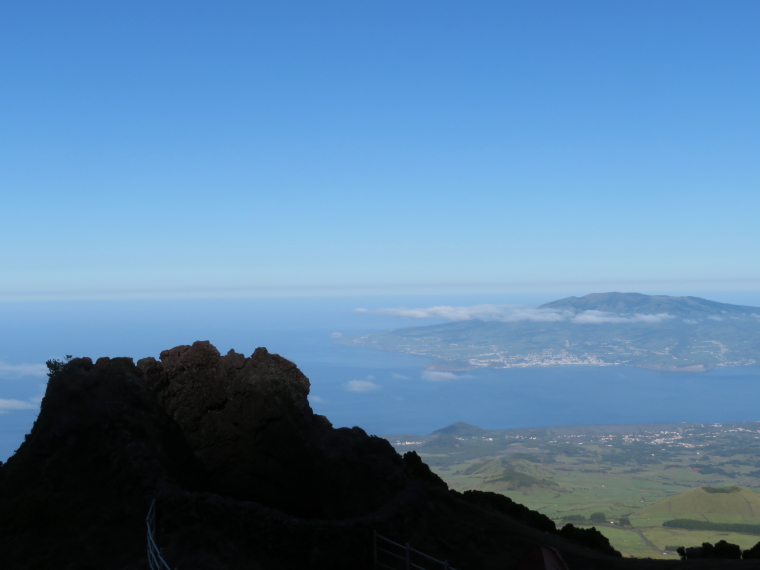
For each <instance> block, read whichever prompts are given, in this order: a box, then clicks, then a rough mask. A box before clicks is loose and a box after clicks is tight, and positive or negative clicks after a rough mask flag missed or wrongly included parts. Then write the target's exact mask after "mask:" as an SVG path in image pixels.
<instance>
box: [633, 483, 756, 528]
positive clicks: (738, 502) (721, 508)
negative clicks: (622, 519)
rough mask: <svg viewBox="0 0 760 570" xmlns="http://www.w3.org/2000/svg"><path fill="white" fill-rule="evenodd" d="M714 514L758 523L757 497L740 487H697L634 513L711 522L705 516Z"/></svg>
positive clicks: (645, 515)
mask: <svg viewBox="0 0 760 570" xmlns="http://www.w3.org/2000/svg"><path fill="white" fill-rule="evenodd" d="M715 514H718V515H721V514H724V515H731V517H732V519H736V520H744V521H748V522H755V523H757V522H760V497H758V496H757V495H756V494H755V493H754V492H752V491H751V490H749V489H745V488H742V487H698V488H696V489H691V490H690V491H686V492H685V493H682V494H680V495H675V496H673V497H667V498H665V499H661V500H659V501H656V502H654V503H652V504H651V505H649V506H647V507H645V508H643V509H641V510H639V511H638V513H637V515H638V516H641V517H648V516H661V515H667V516H668V517H669V518H672V519H698V520H711V517H710V516H709V515H715ZM712 518H715V517H712Z"/></svg>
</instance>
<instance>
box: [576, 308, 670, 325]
mask: <svg viewBox="0 0 760 570" xmlns="http://www.w3.org/2000/svg"><path fill="white" fill-rule="evenodd" d="M674 318H675V317H674V316H673V315H669V314H668V313H657V314H656V315H639V314H636V315H631V316H630V317H627V316H622V315H616V314H614V313H605V312H604V311H583V312H582V313H578V314H577V315H575V316H574V317H573V318H572V319H570V320H571V321H572V322H574V323H580V324H600V323H661V322H663V321H669V320H670V319H674Z"/></svg>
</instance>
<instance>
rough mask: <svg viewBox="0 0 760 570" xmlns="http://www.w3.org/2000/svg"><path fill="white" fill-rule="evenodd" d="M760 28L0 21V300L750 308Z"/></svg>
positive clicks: (748, 7) (676, 20)
mask: <svg viewBox="0 0 760 570" xmlns="http://www.w3.org/2000/svg"><path fill="white" fill-rule="evenodd" d="M759 26H760V3H758V2H757V1H755V0H753V1H732V2H718V1H712V2H704V1H695V0H688V1H673V0H671V1H667V2H663V1H662V0H657V1H644V0H636V1H633V0H631V1H617V2H609V1H607V0H605V1H598V2H584V1H574V2H567V1H565V0H562V1H540V0H539V1H530V2H528V1H510V2H505V1H503V0H501V1H494V2H490V1H489V2H486V1H469V2H461V1H459V2H451V1H441V0H436V1H435V2H433V1H423V0H421V1H413V2H408V1H407V2H401V1H396V0H383V1H377V0H366V1H364V0H363V1H361V2H357V1H356V0H352V1H345V2H343V1H324V2H314V1H302V2H293V1H288V0H282V1H277V2H247V1H245V2H244V1H223V0H216V1H214V2H210V1H207V2H197V1H190V0H182V1H156V0H151V1H139V0H131V1H129V2H112V1H100V0H98V1H92V2H84V1H76V0H72V1H67V2H59V1H45V0H40V1H29V2H3V3H2V4H0V196H1V198H0V240H2V241H1V243H2V248H0V271H1V273H0V275H1V276H2V277H1V278H0V299H6V300H10V299H67V298H81V299H95V298H103V297H107V298H108V297H111V298H120V297H183V296H210V297H214V296H235V295H243V296H245V295H259V294H294V295H296V294H298V295H302V294H307V295H310V294H348V293H353V294H373V293H380V294H388V293H404V294H416V293H425V292H431V291H433V292H447V291H450V292H452V293H453V292H459V293H467V292H472V293H476V292H489V291H493V292H510V291H514V292H521V291H522V292H526V291H535V290H541V289H544V290H552V291H560V290H563V289H570V288H571V289H572V290H573V291H575V290H578V291H582V292H592V291H600V290H612V289H617V290H638V291H642V292H660V291H665V290H672V289H674V288H677V289H679V290H683V291H687V292H688V291H689V290H695V291H709V290H712V289H715V290H732V289H733V290H748V291H749V290H753V291H757V290H760V263H758V244H760V223H758V212H760V187H759V186H760V185H759V184H758V181H760V160H759V159H760V153H759V152H758V151H760V105H758V101H760V65H759V64H760V34H758V29H759Z"/></svg>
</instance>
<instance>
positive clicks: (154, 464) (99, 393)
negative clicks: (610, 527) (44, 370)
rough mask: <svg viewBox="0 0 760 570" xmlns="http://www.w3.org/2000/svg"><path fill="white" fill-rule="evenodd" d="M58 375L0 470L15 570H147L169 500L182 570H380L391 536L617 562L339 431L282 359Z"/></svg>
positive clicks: (3, 539)
mask: <svg viewBox="0 0 760 570" xmlns="http://www.w3.org/2000/svg"><path fill="white" fill-rule="evenodd" d="M49 366H50V369H51V373H50V380H49V382H48V386H47V390H46V393H45V397H44V399H43V401H42V406H41V410H40V415H39V417H38V419H37V421H36V422H35V424H34V427H33V428H32V431H31V433H30V434H29V435H28V436H27V437H26V440H25V442H24V443H23V444H22V445H21V447H20V448H19V449H18V451H17V452H16V453H15V454H14V455H13V456H12V457H11V458H10V459H9V460H8V462H7V463H6V464H5V465H2V466H0V557H1V558H0V560H1V561H2V567H3V568H12V569H26V568H28V569H33V568H34V569H37V568H40V569H42V568H53V567H54V568H56V569H69V568H70V569H72V570H73V569H75V568H76V569H82V568H84V569H87V568H93V569H95V568H97V569H98V570H108V569H114V570H117V569H118V570H127V569H129V570H132V569H135V570H136V569H137V568H144V567H146V559H145V536H144V531H145V526H144V525H145V516H146V513H147V511H148V507H149V505H150V504H151V502H152V501H154V500H155V501H156V509H157V517H156V524H157V528H156V539H157V541H158V544H159V546H160V547H161V548H162V550H163V553H164V556H165V558H166V560H167V561H168V562H169V563H170V565H171V566H172V567H173V568H178V569H179V570H196V569H197V570H200V569H203V570H208V569H220V570H221V569H225V570H226V569H229V570H232V569H238V568H246V569H252V570H257V569H272V570H274V569H277V570H280V569H284V570H288V569H293V570H295V569H299V570H301V569H305V568H307V569H308V568H313V569H315V570H317V569H324V570H327V569H330V570H341V569H346V570H348V569H349V568H350V569H353V570H361V569H368V568H370V567H371V565H372V551H371V544H372V535H373V532H374V531H377V532H380V533H381V534H383V535H385V536H387V537H389V538H391V539H392V540H395V541H397V542H400V543H407V542H408V543H410V544H412V545H413V546H414V547H415V548H417V549H419V550H422V551H423V552H426V553H428V554H429V555H431V556H434V557H436V558H438V559H441V560H443V559H445V560H448V561H449V562H450V563H451V565H452V566H454V567H457V568H461V569H465V570H466V569H472V570H478V569H479V570H502V569H503V568H504V567H505V564H507V563H511V561H514V560H516V559H519V558H520V557H521V556H522V555H523V554H524V553H525V552H527V551H528V550H530V549H531V548H533V547H534V546H536V545H548V546H553V547H557V548H560V549H561V550H562V551H563V554H564V555H565V556H566V559H567V560H568V561H569V562H572V566H571V567H572V568H574V569H575V570H581V569H598V570H601V568H611V567H612V566H610V564H611V562H612V561H614V560H615V559H613V558H608V557H605V556H603V555H602V554H599V553H595V552H594V551H592V550H586V549H585V548H583V547H581V546H579V544H588V545H590V546H592V547H594V548H597V550H598V551H599V552H603V551H605V552H608V553H609V552H610V548H609V543H608V542H606V539H603V537H602V538H601V539H599V537H597V536H596V535H595V534H594V533H590V534H589V533H585V534H584V533H581V534H583V537H581V538H582V540H580V541H579V540H577V539H578V536H575V535H573V536H570V535H569V534H568V533H566V532H565V531H564V530H563V531H559V532H557V530H556V528H554V526H553V523H551V521H548V519H546V517H544V516H543V515H540V514H539V513H536V512H534V511H530V510H529V509H527V508H526V507H524V506H522V505H518V504H517V503H514V502H513V501H511V500H509V499H507V498H506V497H503V496H501V495H495V494H491V493H480V492H477V491H468V492H467V493H466V494H465V495H462V494H460V493H457V492H455V491H449V489H448V487H447V485H446V483H444V482H443V481H442V480H441V479H440V477H438V476H437V475H436V474H435V473H433V472H432V471H431V470H430V468H429V467H428V466H427V465H426V464H425V463H424V462H423V461H422V460H421V459H420V457H419V456H418V455H417V454H416V453H413V452H411V453H407V454H406V455H405V456H404V457H403V458H402V457H400V456H399V455H398V454H397V453H396V452H395V451H394V450H393V448H392V447H391V445H390V444H389V443H388V442H387V441H385V440H383V439H381V438H377V437H374V436H368V435H367V434H366V433H364V431H363V430H361V429H360V428H357V427H354V428H351V429H349V428H340V429H334V428H333V427H332V426H331V425H330V423H329V421H327V419H326V418H324V417H321V416H318V415H315V414H314V413H313V412H312V410H311V408H310V407H309V404H308V400H307V396H308V392H309V381H308V379H307V378H306V377H305V376H304V375H303V374H302V373H301V372H300V371H299V370H298V368H297V367H296V366H295V365H294V364H293V363H292V362H290V361H288V360H286V359H284V358H282V357H280V356H277V355H272V354H269V353H268V352H267V351H266V349H263V348H260V349H257V350H256V351H255V352H254V353H253V355H252V356H251V357H249V358H246V357H244V356H243V355H241V354H237V353H235V352H233V351H230V352H229V353H228V354H227V355H225V356H221V355H220V354H219V353H218V351H217V350H216V349H215V348H214V347H213V346H212V345H211V344H209V343H208V342H196V343H194V344H193V345H192V346H179V347H176V348H173V349H171V350H168V351H164V352H162V353H161V358H160V361H159V360H155V359H152V358H147V359H143V360H141V361H140V362H139V363H138V366H135V365H134V364H133V362H132V359H130V358H113V359H108V358H101V359H99V360H98V361H97V362H96V363H94V364H93V362H92V361H91V360H90V359H89V358H76V359H73V360H71V361H69V362H66V363H63V362H51V363H49ZM547 521H548V523H549V524H547ZM563 534H568V537H569V538H571V539H573V540H575V542H566V541H564V540H563V539H562V538H561V536H562V535H563ZM576 534H578V533H576ZM587 535H588V536H587ZM589 536H590V537H591V538H592V539H593V540H594V541H597V540H598V541H599V543H598V544H597V543H593V544H592V542H593V541H591V540H589ZM584 537H585V538H584ZM603 542H604V544H602V543H603ZM605 544H606V546H605Z"/></svg>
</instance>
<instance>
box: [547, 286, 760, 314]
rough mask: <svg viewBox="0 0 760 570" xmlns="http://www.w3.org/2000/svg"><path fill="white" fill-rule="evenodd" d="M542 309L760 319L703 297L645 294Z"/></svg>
mask: <svg viewBox="0 0 760 570" xmlns="http://www.w3.org/2000/svg"><path fill="white" fill-rule="evenodd" d="M539 309H553V310H556V311H571V312H574V313H579V312H582V311H602V312H605V313H616V314H652V315H656V314H662V313H667V314H669V315H673V316H676V317H692V316H698V315H705V316H709V315H718V316H720V315H724V314H729V315H732V314H733V315H737V314H740V315H752V314H757V315H760V307H747V306H743V305H731V304H728V303H719V302H717V301H709V300H707V299H702V298H700V297H671V296H669V295H644V294H642V293H617V292H612V293H591V294H589V295H584V296H583V297H565V298H564V299H558V300H557V301H551V302H550V303H544V304H543V305H541V306H539Z"/></svg>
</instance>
